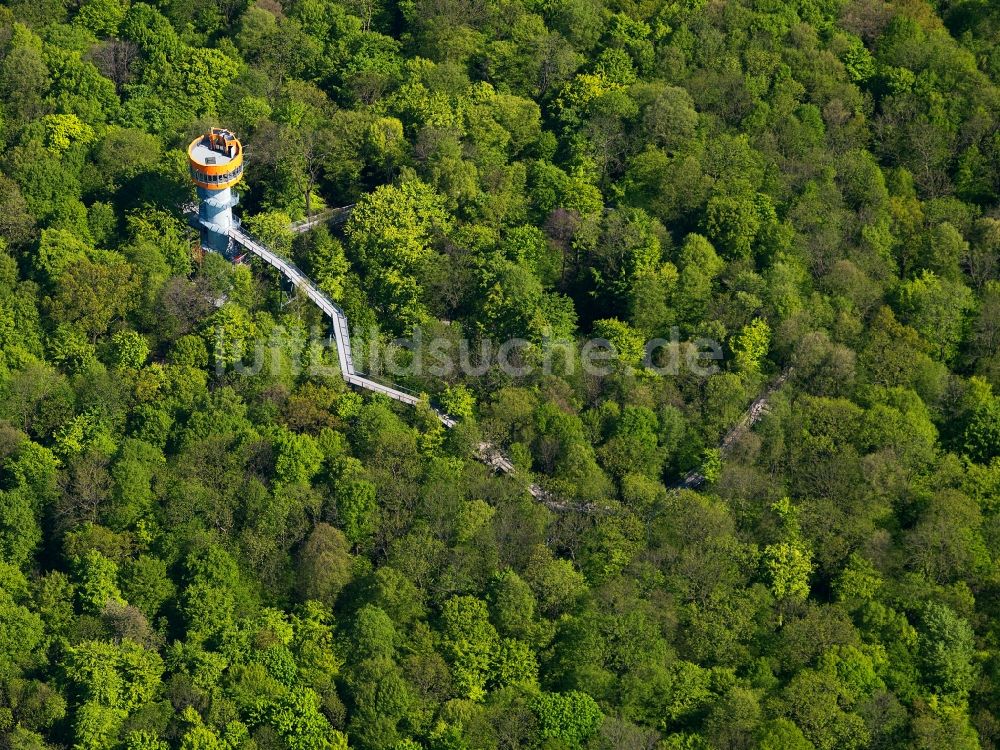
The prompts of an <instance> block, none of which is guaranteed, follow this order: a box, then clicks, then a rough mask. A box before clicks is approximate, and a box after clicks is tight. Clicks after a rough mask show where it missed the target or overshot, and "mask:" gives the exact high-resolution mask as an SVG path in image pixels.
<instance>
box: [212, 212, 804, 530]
mask: <svg viewBox="0 0 1000 750" xmlns="http://www.w3.org/2000/svg"><path fill="white" fill-rule="evenodd" d="M345 208H346V209H347V210H348V211H349V209H350V207H345ZM337 210H344V209H337ZM329 220H331V219H330V216H329V215H327V216H324V217H320V216H316V217H313V218H312V219H311V220H310V221H311V222H314V223H312V224H311V225H310V226H316V224H319V223H321V222H323V221H329ZM308 228H310V227H305V229H308ZM305 229H301V230H298V231H305ZM229 236H230V237H231V238H232V240H233V241H234V242H235V243H236V244H238V245H240V246H241V247H243V248H245V249H246V250H247V251H249V252H250V253H252V254H254V255H256V256H257V257H258V258H260V259H261V260H263V261H264V262H265V263H267V264H268V265H269V266H271V267H273V268H274V269H275V270H277V271H278V273H280V274H281V275H282V276H284V277H285V278H286V279H288V280H289V281H290V282H291V283H292V285H293V286H294V287H295V288H296V289H299V290H301V291H303V292H304V293H305V294H306V296H307V297H309V299H310V300H312V301H313V303H315V305H316V306H317V307H319V309H320V310H322V311H323V313H324V314H325V315H326V316H327V317H328V318H330V321H331V323H332V326H333V338H334V341H335V342H336V345H337V359H338V361H339V363H340V372H341V375H342V376H343V378H344V381H345V382H347V383H348V385H353V386H355V387H356V388H363V389H365V390H368V391H372V392H373V393H381V394H382V395H383V396H388V397H389V398H391V399H394V400H395V401H399V402H401V403H404V404H408V405H410V406H416V405H417V404H419V403H420V402H421V397H420V396H419V395H418V394H416V393H414V392H413V391H409V390H407V389H405V388H401V387H400V386H398V385H394V384H389V383H380V382H378V381H377V380H375V379H374V378H372V377H371V376H370V375H366V374H365V373H361V372H358V370H357V369H356V368H355V367H354V358H353V356H352V354H351V334H350V328H349V327H348V324H347V316H346V315H345V314H344V311H343V310H342V309H341V308H340V306H339V305H338V304H337V303H335V302H334V301H333V300H331V299H330V298H329V297H328V296H327V295H326V294H324V293H323V292H322V291H321V290H320V289H319V287H317V286H316V285H315V284H314V283H313V282H312V281H311V280H310V279H309V277H308V276H306V275H305V274H304V273H303V272H302V271H301V270H300V269H299V268H298V267H297V266H296V265H295V264H294V263H292V262H291V261H289V260H286V259H285V258H282V257H281V256H280V255H278V254H277V253H274V252H272V251H271V250H268V248H267V247H266V246H265V245H263V244H262V243H260V242H258V241H257V240H256V239H254V238H253V236H251V235H250V234H249V233H248V232H247V231H246V230H245V229H243V227H242V226H240V225H236V226H234V227H233V228H232V229H230V230H229ZM790 373H791V369H788V370H786V371H785V372H783V373H782V374H781V375H780V376H778V377H777V378H776V379H775V380H774V381H773V382H772V383H771V384H770V385H769V386H768V387H767V388H766V389H765V390H764V392H763V393H762V394H761V395H760V397H758V398H757V399H756V400H755V401H754V402H753V403H752V404H750V406H749V407H748V408H747V410H746V411H745V412H744V413H743V416H742V417H741V418H740V420H739V421H738V422H737V423H736V424H735V425H734V426H733V428H732V429H731V430H729V432H727V433H726V435H725V437H723V439H722V442H721V444H720V446H719V447H720V449H721V450H722V452H723V453H727V452H728V450H729V449H730V448H731V447H732V446H733V445H734V444H735V443H736V441H737V440H738V439H739V438H740V436H742V435H743V434H745V433H746V432H747V431H748V430H749V429H750V428H751V427H753V425H754V423H755V422H757V420H759V419H760V418H761V417H762V416H763V415H764V414H766V413H767V405H768V400H769V399H770V397H771V396H772V395H773V394H774V392H775V391H777V390H778V388H780V387H781V386H782V385H783V384H784V382H785V380H787V379H788V376H789V374H790ZM431 408H432V409H433V411H434V414H435V415H436V416H437V418H438V419H439V420H440V421H441V424H443V425H444V426H445V427H447V428H452V427H454V426H455V425H456V424H458V421H457V420H456V419H455V418H454V417H452V416H450V415H448V414H446V413H445V412H443V411H441V410H439V409H436V408H434V407H431ZM476 457H477V458H478V459H479V460H480V461H482V462H483V463H484V464H486V465H487V466H489V467H490V468H491V469H493V470H494V471H497V472H500V473H503V474H515V473H517V469H516V467H515V466H514V464H513V462H512V461H511V460H510V459H509V458H508V457H507V456H505V455H504V454H503V452H502V451H501V450H500V449H499V448H497V447H496V446H495V445H493V444H492V443H488V442H482V443H480V444H479V445H478V449H477V451H476ZM704 483H705V477H704V476H703V475H702V474H701V473H699V472H697V471H692V472H690V473H689V474H687V475H686V476H685V477H684V478H683V479H681V480H680V481H679V482H678V483H677V484H675V485H674V486H673V487H674V489H697V488H698V487H701V486H702V485H703V484H704ZM528 491H529V492H530V493H531V496H532V497H534V498H535V500H537V501H538V502H540V503H542V504H544V505H545V506H546V507H547V508H549V509H550V510H553V511H556V512H559V513H565V512H576V513H587V514H600V513H614V512H615V509H614V508H612V507H611V506H604V505H598V504H594V503H588V504H583V505H581V504H578V503H572V502H568V501H566V500H563V499H560V498H558V497H556V496H555V495H553V494H552V493H551V492H549V491H547V490H545V489H544V488H543V487H542V486H541V485H539V484H535V483H531V484H530V485H529V486H528Z"/></svg>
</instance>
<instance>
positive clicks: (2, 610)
mask: <svg viewBox="0 0 1000 750" xmlns="http://www.w3.org/2000/svg"><path fill="white" fill-rule="evenodd" d="M0 573H2V577H0V656H2V658H0V676H2V677H3V678H5V679H8V678H11V677H15V676H17V675H18V673H19V672H20V670H21V669H22V668H24V667H29V668H30V667H31V666H32V664H33V662H34V661H35V659H36V657H37V654H36V653H35V651H36V649H38V648H39V647H40V646H41V645H42V639H43V637H44V630H43V623H42V619H41V618H40V617H39V615H38V613H37V612H35V611H32V609H29V608H28V606H26V605H28V604H29V601H28V585H27V581H26V580H25V578H24V575H23V574H22V573H21V572H20V570H18V568H17V567H16V566H14V565H11V564H9V563H7V562H3V561H0Z"/></svg>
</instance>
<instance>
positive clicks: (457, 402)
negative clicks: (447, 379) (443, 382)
mask: <svg viewBox="0 0 1000 750" xmlns="http://www.w3.org/2000/svg"><path fill="white" fill-rule="evenodd" d="M441 406H442V407H443V408H444V410H445V412H446V413H448V414H450V415H451V416H453V417H458V418H459V419H470V418H471V417H472V415H473V410H474V409H475V408H476V398H475V396H473V395H472V393H470V392H469V389H468V388H466V387H465V386H464V385H461V384H459V385H455V386H449V387H448V388H446V389H445V392H444V393H442V394H441Z"/></svg>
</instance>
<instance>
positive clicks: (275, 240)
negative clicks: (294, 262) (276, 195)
mask: <svg viewBox="0 0 1000 750" xmlns="http://www.w3.org/2000/svg"><path fill="white" fill-rule="evenodd" d="M291 223H292V220H291V218H290V217H289V216H288V214H287V213H285V212H284V211H262V212H260V213H258V214H254V215H253V216H252V217H250V218H248V219H247V229H249V230H250V232H251V233H252V234H253V235H254V236H255V237H257V238H258V239H259V240H260V241H261V242H263V243H264V244H265V245H267V246H268V247H269V248H271V249H272V250H274V251H275V252H276V253H278V254H279V255H281V256H283V257H285V258H288V257H290V255H291V250H292V232H291V230H290V229H289V228H288V226H289V224H291Z"/></svg>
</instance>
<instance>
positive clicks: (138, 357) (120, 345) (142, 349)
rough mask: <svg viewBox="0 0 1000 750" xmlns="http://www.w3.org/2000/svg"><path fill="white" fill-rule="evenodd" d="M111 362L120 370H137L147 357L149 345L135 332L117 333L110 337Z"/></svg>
mask: <svg viewBox="0 0 1000 750" xmlns="http://www.w3.org/2000/svg"><path fill="white" fill-rule="evenodd" d="M111 347H112V352H113V355H112V356H113V358H114V359H113V361H114V364H115V366H116V367H118V368H119V369H122V370H138V369H139V368H141V367H142V366H143V365H144V364H146V359H147V358H148V357H149V344H148V343H146V339H144V338H143V337H142V336H141V335H140V334H138V333H136V332H135V331H118V332H117V333H115V334H114V335H113V336H112V337H111Z"/></svg>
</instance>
